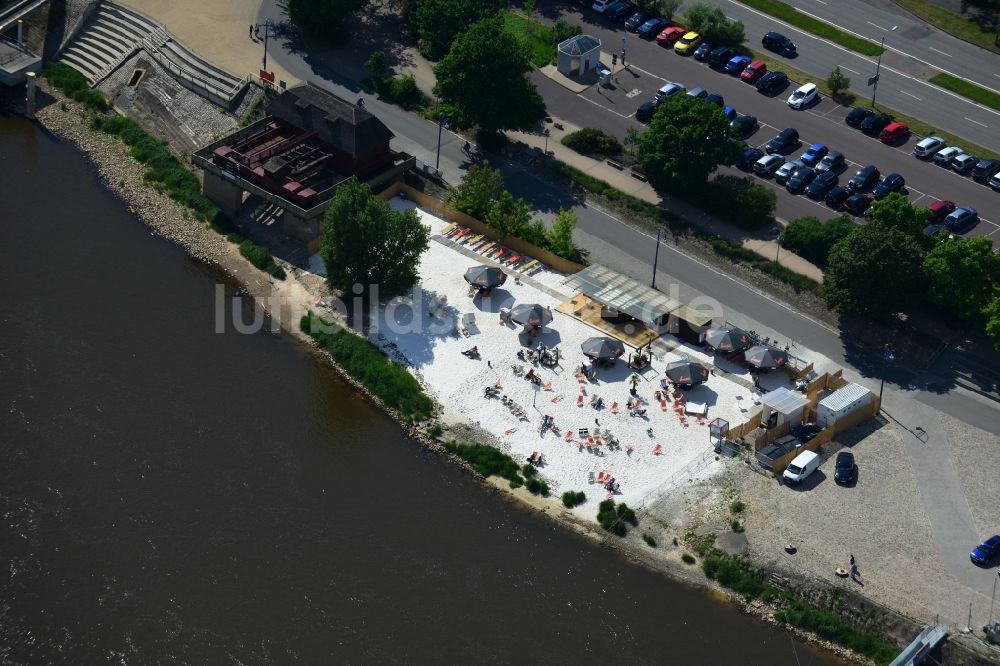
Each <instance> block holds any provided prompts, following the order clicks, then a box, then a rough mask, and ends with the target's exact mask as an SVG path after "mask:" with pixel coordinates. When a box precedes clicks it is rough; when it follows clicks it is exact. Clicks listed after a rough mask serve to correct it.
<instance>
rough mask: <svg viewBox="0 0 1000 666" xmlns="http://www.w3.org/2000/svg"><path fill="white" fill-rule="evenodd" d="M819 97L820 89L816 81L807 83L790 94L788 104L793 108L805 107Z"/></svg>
mask: <svg viewBox="0 0 1000 666" xmlns="http://www.w3.org/2000/svg"><path fill="white" fill-rule="evenodd" d="M818 99H819V89H818V88H816V84H815V83H806V84H803V85H801V86H799V87H798V88H796V89H795V91H794V92H793V93H792V94H791V95H789V96H788V106H790V107H792V108H793V109H804V108H806V107H807V106H809V105H810V104H812V103H813V102H815V101H816V100H818Z"/></svg>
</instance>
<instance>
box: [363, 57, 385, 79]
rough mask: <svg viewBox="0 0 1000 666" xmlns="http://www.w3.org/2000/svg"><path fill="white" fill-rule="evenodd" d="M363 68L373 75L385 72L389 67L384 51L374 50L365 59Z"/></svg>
mask: <svg viewBox="0 0 1000 666" xmlns="http://www.w3.org/2000/svg"><path fill="white" fill-rule="evenodd" d="M365 69H367V70H368V71H369V72H371V73H372V74H374V75H375V76H382V75H383V74H385V72H386V70H387V69H389V59H388V58H387V57H386V55H385V51H375V52H374V53H372V54H371V55H370V56H368V60H366V61H365Z"/></svg>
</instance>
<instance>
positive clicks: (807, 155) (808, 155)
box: [800, 143, 830, 166]
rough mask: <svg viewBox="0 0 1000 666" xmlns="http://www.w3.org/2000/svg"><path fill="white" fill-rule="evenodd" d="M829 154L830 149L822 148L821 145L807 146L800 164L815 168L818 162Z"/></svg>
mask: <svg viewBox="0 0 1000 666" xmlns="http://www.w3.org/2000/svg"><path fill="white" fill-rule="evenodd" d="M828 152H830V149H829V148H827V147H826V146H824V145H823V144H822V143H814V144H813V145H811V146H809V149H808V150H806V152H804V153H802V157H801V158H800V159H801V160H802V163H803V164H805V165H806V166H816V165H817V164H819V161H820V160H821V159H823V158H824V157H826V154H827V153H828Z"/></svg>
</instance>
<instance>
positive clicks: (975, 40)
mask: <svg viewBox="0 0 1000 666" xmlns="http://www.w3.org/2000/svg"><path fill="white" fill-rule="evenodd" d="M894 2H895V3H896V4H897V5H899V6H900V7H902V8H903V9H905V10H906V11H908V12H910V13H911V14H913V15H915V16H917V17H919V18H921V19H923V20H924V21H926V22H927V23H930V24H931V25H933V26H934V27H936V28H938V29H939V30H944V31H945V32H947V33H949V34H951V35H954V36H955V37H958V38H959V39H962V40H965V41H967V42H969V43H971V44H975V45H976V46H981V47H982V48H984V49H987V50H989V51H993V52H994V53H1000V44H997V41H996V35H995V34H994V33H993V32H992V31H990V30H986V29H984V28H982V27H981V26H980V25H979V24H977V23H976V22H975V21H973V20H971V19H968V18H966V17H964V16H962V15H961V14H956V13H955V12H953V11H950V10H947V9H945V8H944V7H939V6H938V5H936V4H934V3H933V2H928V1H927V0H894ZM963 4H964V3H963ZM970 4H971V3H970Z"/></svg>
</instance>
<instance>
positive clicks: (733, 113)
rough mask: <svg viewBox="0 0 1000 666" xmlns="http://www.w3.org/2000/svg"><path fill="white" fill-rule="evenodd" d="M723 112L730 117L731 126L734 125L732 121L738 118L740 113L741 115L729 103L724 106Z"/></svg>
mask: <svg viewBox="0 0 1000 666" xmlns="http://www.w3.org/2000/svg"><path fill="white" fill-rule="evenodd" d="M709 97H711V95H709ZM722 114H723V115H724V116H726V118H728V119H729V124H730V126H732V122H733V121H734V120H736V118H738V117H739V115H740V114H738V113H736V109H734V108H733V107H731V106H728V105H727V106H724V107H722Z"/></svg>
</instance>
